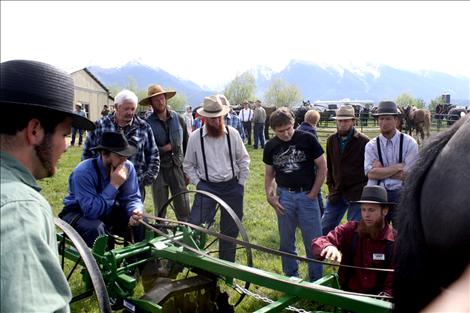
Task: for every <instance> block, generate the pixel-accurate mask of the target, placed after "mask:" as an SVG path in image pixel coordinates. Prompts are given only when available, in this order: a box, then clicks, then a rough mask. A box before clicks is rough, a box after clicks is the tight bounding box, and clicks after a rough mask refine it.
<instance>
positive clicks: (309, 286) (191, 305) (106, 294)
mask: <svg viewBox="0 0 470 313" xmlns="http://www.w3.org/2000/svg"><path fill="white" fill-rule="evenodd" d="M188 193H200V194H202V195H204V196H206V197H209V198H211V199H212V200H214V201H215V202H216V203H217V209H218V210H220V211H221V210H225V211H226V212H227V213H229V214H230V215H231V216H232V218H233V219H234V221H235V223H236V224H237V225H238V227H239V231H240V237H241V240H236V239H233V238H226V236H224V235H222V234H220V233H218V232H217V230H216V228H214V227H213V226H214V225H203V226H195V225H191V224H188V223H183V222H177V221H171V220H167V219H164V218H162V217H150V216H147V219H146V221H145V222H143V223H144V225H145V226H146V228H147V229H146V236H145V239H144V240H143V241H141V242H136V243H123V242H121V241H120V240H122V239H119V238H115V237H114V236H112V235H107V236H102V237H99V238H98V239H97V240H96V241H95V243H94V245H93V247H92V248H89V247H87V246H86V244H85V242H84V241H83V240H82V239H81V237H80V235H79V234H78V233H77V232H76V231H75V230H74V229H73V228H72V227H71V226H70V225H68V224H67V223H65V222H64V221H62V220H60V219H56V225H57V227H58V228H60V231H58V235H57V238H58V244H59V254H60V257H61V260H60V261H61V263H62V267H63V269H64V273H65V274H66V276H67V278H68V279H69V281H70V285H71V288H72V293H73V299H72V302H77V301H81V300H83V299H85V298H88V297H91V296H94V297H96V299H97V302H98V306H99V310H100V311H101V312H111V311H113V310H121V309H123V310H124V311H125V312H233V311H234V307H235V306H236V305H237V304H238V303H240V302H241V301H242V300H243V298H244V297H245V296H246V295H248V296H254V297H255V298H258V299H260V300H263V301H264V305H265V306H264V307H262V308H260V309H258V310H257V311H256V312H280V311H282V310H284V309H288V310H293V311H298V312H307V311H305V310H303V309H297V308H295V307H293V306H291V305H294V304H295V303H297V302H299V301H301V300H302V301H303V303H304V302H305V301H311V302H312V303H319V304H322V305H323V306H327V307H329V308H331V310H333V311H336V312H341V311H343V312H344V311H353V312H374V313H382V312H383V313H386V312H390V311H391V309H392V304H391V303H390V302H387V301H384V300H382V299H378V298H375V297H370V296H367V295H361V294H355V293H350V292H345V291H342V290H340V289H339V285H338V280H337V276H336V274H330V275H327V276H325V277H323V278H321V279H319V280H317V281H315V282H308V281H305V280H303V279H300V278H298V277H286V276H282V275H279V274H276V273H271V272H268V271H264V270H262V269H259V268H256V267H255V265H254V264H253V261H252V250H264V252H266V251H272V250H270V249H268V248H263V247H260V246H257V245H254V244H251V243H249V241H248V236H247V234H246V231H245V230H244V229H243V226H242V223H241V222H240V220H239V219H238V218H237V216H236V215H235V214H234V213H233V211H232V210H231V209H230V207H228V206H227V204H225V202H223V201H222V200H221V199H220V198H218V197H216V196H214V195H212V194H210V193H207V192H201V191H189V192H188ZM176 196H178V195H176ZM173 199H174V197H173V198H171V199H170V200H169V201H168V203H167V204H166V205H165V206H164V208H165V210H166V207H171V206H172V204H173ZM165 210H162V212H165ZM159 215H160V214H159ZM149 220H152V223H151V222H150V221H149ZM230 239H231V240H232V241H233V242H234V243H237V248H238V247H241V250H239V251H238V253H237V254H238V255H239V259H240V255H242V257H241V259H243V260H244V262H243V264H238V263H232V262H228V261H225V260H222V259H219V258H217V257H216V256H215V255H213V253H212V250H213V249H214V248H215V247H216V246H217V241H220V240H230ZM110 242H113V243H114V246H115V247H114V248H110ZM111 246H112V245H111ZM274 251H275V250H274ZM278 255H280V254H279V253H278ZM293 257H296V256H293ZM297 258H299V257H297ZM146 264H147V265H148V264H154V265H155V267H156V268H155V269H157V268H158V271H155V272H156V273H158V274H157V276H159V277H157V278H156V280H155V284H154V285H153V287H152V288H150V289H149V290H146V291H145V292H144V293H143V295H141V296H136V294H138V293H139V292H138V289H139V287H138V284H137V281H138V273H139V272H140V271H139V269H142V268H143V267H145V266H146ZM222 285H226V286H228V287H232V288H234V289H235V290H236V291H237V292H231V294H235V295H236V296H233V295H232V296H230V297H229V296H228V294H227V293H225V292H222V291H221V288H225V287H222ZM253 286H260V287H265V288H268V289H271V290H275V291H278V292H279V293H280V294H281V296H280V297H279V298H278V299H276V300H271V299H267V298H266V297H263V296H260V295H258V294H256V292H253V291H252V290H250V288H251V287H253ZM140 293H142V292H140Z"/></svg>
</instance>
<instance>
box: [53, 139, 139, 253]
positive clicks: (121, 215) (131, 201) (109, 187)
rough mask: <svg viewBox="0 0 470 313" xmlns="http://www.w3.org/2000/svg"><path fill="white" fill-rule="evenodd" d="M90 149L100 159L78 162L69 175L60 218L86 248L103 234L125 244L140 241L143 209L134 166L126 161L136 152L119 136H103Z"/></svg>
mask: <svg viewBox="0 0 470 313" xmlns="http://www.w3.org/2000/svg"><path fill="white" fill-rule="evenodd" d="M93 149H94V150H97V151H98V152H99V156H98V157H96V158H93V159H87V160H84V161H82V162H80V163H79V164H78V165H77V167H76V168H75V169H74V170H73V172H72V174H71V175H70V177H69V194H68V195H67V196H66V197H65V199H64V208H63V210H62V212H61V213H60V214H59V217H60V218H62V219H63V220H64V221H66V222H67V223H69V224H70V225H72V227H74V228H75V230H76V231H77V232H78V233H79V234H80V235H81V236H82V237H83V240H85V242H86V244H87V245H88V246H89V247H91V246H93V243H94V242H95V240H96V238H97V237H98V236H100V235H104V234H106V230H108V231H109V232H111V233H112V234H116V235H119V236H122V237H123V238H124V239H125V240H127V241H132V240H131V239H133V240H134V241H141V240H142V239H143V238H144V228H143V225H141V224H140V223H139V220H141V219H142V216H143V215H142V214H143V211H144V208H143V204H142V201H141V196H140V191H139V184H138V181H137V175H136V172H135V169H134V166H133V165H132V163H131V162H130V161H128V160H127V158H128V157H130V156H132V155H133V154H135V153H136V152H137V149H136V148H135V147H134V146H132V145H129V143H128V142H127V139H126V137H124V135H123V134H122V133H118V132H105V133H103V135H102V137H101V144H100V145H98V146H96V147H94V148H93ZM129 226H130V229H131V231H129ZM132 237H133V238H132Z"/></svg>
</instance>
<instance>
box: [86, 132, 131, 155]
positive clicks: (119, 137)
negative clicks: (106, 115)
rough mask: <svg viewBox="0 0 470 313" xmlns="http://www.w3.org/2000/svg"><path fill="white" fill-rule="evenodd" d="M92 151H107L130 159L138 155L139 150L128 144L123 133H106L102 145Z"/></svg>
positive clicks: (103, 135)
mask: <svg viewBox="0 0 470 313" xmlns="http://www.w3.org/2000/svg"><path fill="white" fill-rule="evenodd" d="M91 150H106V151H111V152H114V153H116V154H119V155H122V156H125V157H130V156H131V155H134V154H136V153H137V148H136V147H134V146H133V145H130V144H129V143H128V142H127V139H126V137H125V136H124V134H123V133H121V132H104V133H103V134H102V135H101V139H100V144H99V145H98V146H96V147H93V148H91Z"/></svg>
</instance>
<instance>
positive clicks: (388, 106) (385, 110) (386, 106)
mask: <svg viewBox="0 0 470 313" xmlns="http://www.w3.org/2000/svg"><path fill="white" fill-rule="evenodd" d="M372 115H373V116H380V115H393V116H398V115H401V113H400V111H398V107H397V104H396V103H395V102H393V101H380V103H379V105H378V108H377V112H376V113H374V114H372Z"/></svg>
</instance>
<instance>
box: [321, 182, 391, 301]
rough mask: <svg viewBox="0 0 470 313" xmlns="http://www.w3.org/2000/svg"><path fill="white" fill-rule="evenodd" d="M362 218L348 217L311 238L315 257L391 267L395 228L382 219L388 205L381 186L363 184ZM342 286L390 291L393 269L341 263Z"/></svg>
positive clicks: (386, 292) (367, 291)
mask: <svg viewBox="0 0 470 313" xmlns="http://www.w3.org/2000/svg"><path fill="white" fill-rule="evenodd" d="M357 203H360V204H361V215H362V219H361V221H359V222H357V221H351V222H347V223H345V224H342V225H340V226H337V227H336V228H335V229H334V230H332V231H331V232H329V233H328V235H326V236H322V237H319V238H316V239H315V240H313V241H312V251H313V254H314V256H315V258H316V259H319V260H323V259H327V260H331V261H333V262H338V263H341V264H342V265H353V266H358V267H373V268H384V269H392V268H393V263H392V258H393V250H394V245H395V231H394V230H393V229H392V227H391V226H390V225H389V224H388V223H386V222H385V215H387V212H388V208H389V206H390V205H393V204H394V203H391V202H388V200H387V191H386V190H385V188H383V187H382V186H365V187H364V190H363V192H362V196H361V200H360V201H357ZM338 275H339V282H340V286H341V288H342V289H343V290H347V291H353V292H359V293H368V294H378V295H383V296H391V295H392V284H393V272H391V271H389V272H385V271H384V272H379V271H372V270H367V269H351V268H345V267H340V269H339V271H338Z"/></svg>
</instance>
